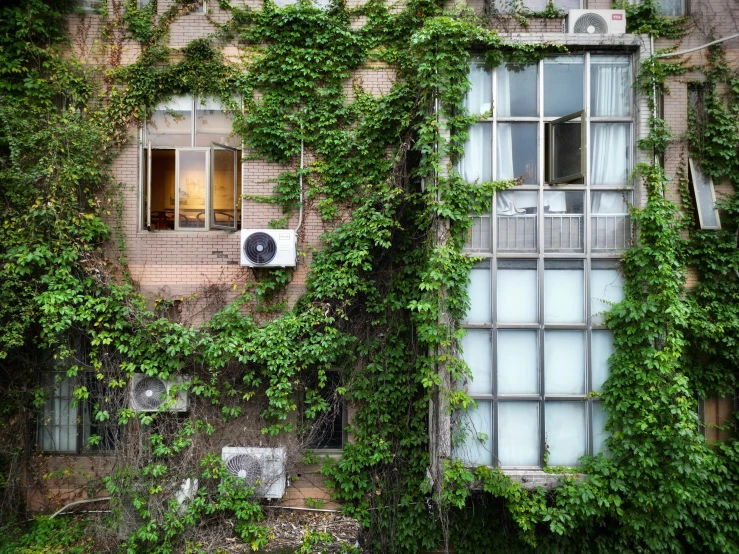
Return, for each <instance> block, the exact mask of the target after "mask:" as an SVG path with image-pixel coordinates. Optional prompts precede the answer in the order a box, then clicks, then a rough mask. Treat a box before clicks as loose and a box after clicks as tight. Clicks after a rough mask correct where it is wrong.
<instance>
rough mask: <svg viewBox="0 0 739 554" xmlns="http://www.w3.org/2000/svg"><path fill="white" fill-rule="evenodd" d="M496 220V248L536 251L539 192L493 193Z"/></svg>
mask: <svg viewBox="0 0 739 554" xmlns="http://www.w3.org/2000/svg"><path fill="white" fill-rule="evenodd" d="M495 203H496V211H497V221H498V249H499V250H504V251H509V252H536V221H537V218H536V210H537V206H538V204H539V193H538V192H535V191H504V192H499V193H497V194H496V195H495Z"/></svg>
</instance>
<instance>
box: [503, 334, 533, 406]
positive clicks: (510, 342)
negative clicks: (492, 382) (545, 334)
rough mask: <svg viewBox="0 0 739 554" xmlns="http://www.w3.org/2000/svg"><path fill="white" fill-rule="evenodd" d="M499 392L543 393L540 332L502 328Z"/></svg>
mask: <svg viewBox="0 0 739 554" xmlns="http://www.w3.org/2000/svg"><path fill="white" fill-rule="evenodd" d="M496 354H497V356H498V391H497V392H498V394H537V393H538V392H539V341H538V338H537V332H536V331H510V330H501V331H498V348H497V352H496Z"/></svg>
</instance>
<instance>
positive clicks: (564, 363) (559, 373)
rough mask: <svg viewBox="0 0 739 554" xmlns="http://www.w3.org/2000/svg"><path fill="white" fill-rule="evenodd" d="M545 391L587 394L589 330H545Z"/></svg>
mask: <svg viewBox="0 0 739 554" xmlns="http://www.w3.org/2000/svg"><path fill="white" fill-rule="evenodd" d="M544 390H545V391H546V393H547V394H585V333H584V332H583V331H546V332H545V333H544Z"/></svg>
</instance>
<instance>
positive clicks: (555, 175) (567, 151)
mask: <svg viewBox="0 0 739 554" xmlns="http://www.w3.org/2000/svg"><path fill="white" fill-rule="evenodd" d="M585 129H586V125H585V110H581V111H579V112H575V113H571V114H569V115H566V116H564V117H560V118H559V119H555V120H554V121H551V122H549V123H547V142H548V146H549V149H548V152H547V154H548V160H547V161H548V163H547V182H548V183H549V184H558V183H571V182H572V181H576V180H578V179H585V160H586V159H587V142H586V138H585Z"/></svg>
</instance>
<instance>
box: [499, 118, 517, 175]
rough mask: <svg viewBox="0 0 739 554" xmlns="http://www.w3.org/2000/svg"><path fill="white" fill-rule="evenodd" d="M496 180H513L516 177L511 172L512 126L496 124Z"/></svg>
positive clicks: (509, 124) (512, 171)
mask: <svg viewBox="0 0 739 554" xmlns="http://www.w3.org/2000/svg"><path fill="white" fill-rule="evenodd" d="M497 154H498V157H497V162H498V167H497V175H498V177H497V178H498V179H501V180H502V179H513V178H515V177H516V175H514V170H513V125H512V124H511V123H498V149H497Z"/></svg>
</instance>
